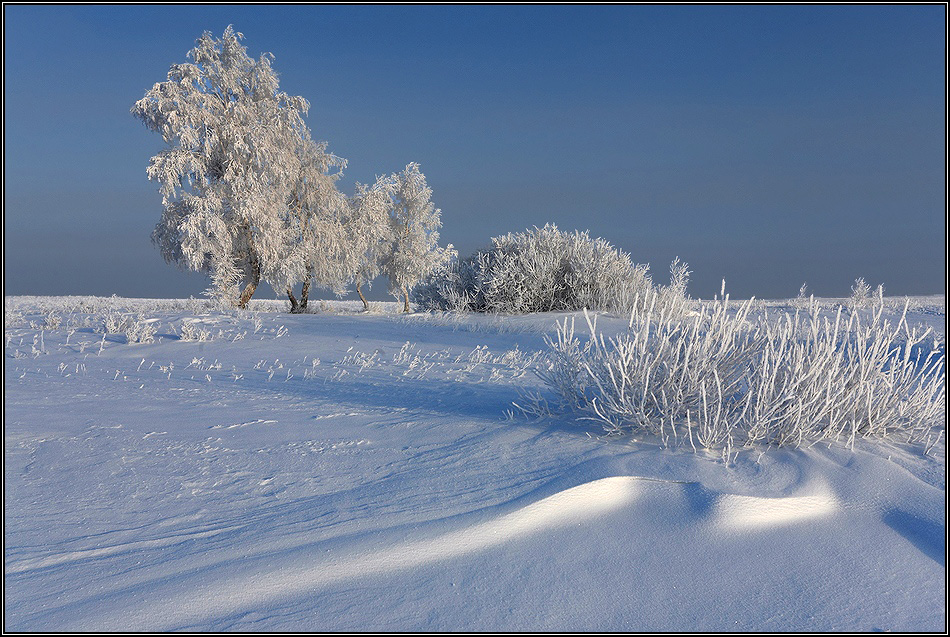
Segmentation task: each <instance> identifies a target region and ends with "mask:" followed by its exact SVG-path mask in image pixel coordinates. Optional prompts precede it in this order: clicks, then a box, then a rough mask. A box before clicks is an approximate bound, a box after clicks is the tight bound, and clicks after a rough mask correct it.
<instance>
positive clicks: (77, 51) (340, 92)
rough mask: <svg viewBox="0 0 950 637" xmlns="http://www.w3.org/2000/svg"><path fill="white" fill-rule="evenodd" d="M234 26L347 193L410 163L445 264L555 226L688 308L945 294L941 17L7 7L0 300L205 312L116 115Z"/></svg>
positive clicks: (148, 149) (903, 9) (815, 10)
mask: <svg viewBox="0 0 950 637" xmlns="http://www.w3.org/2000/svg"><path fill="white" fill-rule="evenodd" d="M228 24H233V25H234V27H235V29H236V30H237V31H240V32H242V33H243V34H244V36H245V39H244V44H245V45H246V46H247V48H248V53H249V54H251V55H252V56H257V55H259V54H260V53H262V52H265V51H269V52H271V53H273V54H274V56H275V60H274V68H275V69H276V70H277V71H278V73H279V74H280V78H281V89H282V90H284V91H286V92H288V93H290V94H293V95H301V96H303V97H305V98H307V99H308V100H309V101H310V103H311V110H310V115H309V117H308V123H309V126H310V128H311V130H312V132H313V136H314V138H315V139H319V140H326V141H328V142H329V144H330V149H331V151H333V152H335V153H336V154H338V155H340V156H342V157H345V158H346V159H347V160H348V161H349V167H348V169H347V171H346V175H345V178H344V179H343V181H342V183H341V187H342V188H343V189H344V190H345V191H348V192H352V188H353V184H354V183H355V182H356V181H361V182H369V181H372V180H373V179H374V177H375V175H378V174H385V173H391V172H395V171H398V170H400V169H401V168H403V167H404V166H405V165H406V164H407V163H408V162H410V161H415V162H418V163H419V164H420V165H421V167H422V171H423V172H424V173H425V175H426V177H427V179H428V182H429V185H430V187H432V189H433V191H434V196H433V199H434V201H435V203H436V205H437V206H438V207H439V208H441V209H442V220H443V228H442V238H443V242H444V243H453V244H454V245H455V246H456V247H457V248H458V249H459V251H460V253H461V254H462V255H467V254H469V253H471V252H473V251H474V250H476V249H478V248H481V247H484V246H486V245H488V243H489V242H490V238H491V237H492V236H495V235H498V234H503V233H505V232H509V231H518V230H523V229H525V228H528V227H531V226H535V225H538V226H540V225H543V224H544V223H546V222H553V223H556V224H557V225H558V226H559V227H560V228H562V229H565V230H573V229H579V230H589V231H590V232H591V234H592V235H594V236H602V237H604V238H606V239H607V240H609V241H610V242H611V243H613V244H614V245H615V246H617V247H619V248H621V249H623V250H625V251H627V252H629V253H630V254H631V256H632V258H633V260H634V261H636V262H638V263H649V264H650V266H651V270H652V272H653V275H654V279H655V280H656V281H658V282H665V281H666V280H667V279H668V274H667V271H668V267H669V263H670V261H672V260H673V258H674V257H676V256H679V257H680V258H681V259H683V260H684V261H686V262H687V263H689V264H690V267H691V269H692V270H693V276H692V280H691V283H690V286H689V288H688V292H689V293H690V295H691V296H693V297H694V298H711V297H712V296H713V295H714V294H716V293H718V291H719V287H720V281H721V279H723V278H725V279H726V283H727V289H728V290H729V291H730V292H731V293H732V294H733V295H734V296H736V297H748V296H751V295H755V296H757V297H759V298H785V297H790V296H795V294H796V293H797V292H798V288H799V287H800V286H801V284H802V283H803V282H807V283H808V286H809V289H810V290H811V291H813V292H814V293H815V294H818V295H821V296H844V295H847V294H849V293H850V286H851V284H852V283H853V282H854V280H855V278H857V277H864V278H865V279H866V280H867V281H868V282H869V283H871V284H872V286H873V285H877V284H879V283H881V284H883V285H884V286H885V289H886V291H887V292H888V294H932V293H939V292H941V291H943V290H944V288H945V285H946V281H945V272H946V270H945V266H946V244H945V240H944V234H945V229H946V222H945V203H946V198H945V196H946V163H945V159H946V128H945V123H944V122H945V114H946V100H945V96H946V69H945V59H946V48H945V47H946V31H945V25H946V8H945V7H944V6H943V5H921V6H879V5H868V6H821V5H772V6H759V7H744V6H730V5H723V6H686V5H681V6H676V5H666V6H636V5H633V6H624V5H617V6H464V5H459V6H451V5H450V6H439V7H430V6H307V5H296V6H294V5H285V6H273V5H271V6H251V5H237V6H217V5H216V6H180V5H156V6H116V5H100V6H92V5H91V6H68V5H63V6H42V5H38V6H19V5H5V7H4V213H5V214H4V268H5V269H4V292H5V294H97V295H108V294H113V293H115V294H118V295H120V296H134V297H187V296H189V295H194V296H198V295H200V294H201V292H202V291H203V290H204V289H205V287H207V281H206V279H205V278H204V277H203V276H201V275H198V274H194V273H187V272H182V271H180V270H178V269H177V268H175V267H174V266H170V265H167V264H165V263H164V261H163V260H162V258H161V256H160V255H159V252H158V250H157V248H156V247H155V246H153V245H152V244H151V243H150V240H149V235H150V233H151V230H152V228H153V227H154V225H155V224H156V223H157V222H158V220H159V217H160V214H161V197H160V195H159V194H158V192H157V185H156V184H154V183H151V182H149V181H148V180H147V178H146V176H145V167H146V165H147V164H148V160H149V157H151V156H152V155H153V154H155V153H156V152H158V151H159V150H160V149H161V148H162V147H163V142H162V141H161V139H160V138H159V136H158V135H156V134H154V133H150V132H149V131H147V130H146V129H145V128H144V127H143V126H142V125H141V124H140V123H139V122H137V121H136V120H134V119H133V118H132V116H131V115H130V114H129V109H130V108H131V106H132V104H133V103H134V102H135V100H137V99H139V98H140V97H142V96H143V95H144V93H145V91H146V90H147V89H148V88H149V87H151V86H152V84H154V83H155V82H158V81H161V80H164V79H165V76H166V73H167V72H168V67H169V66H170V65H171V64H173V63H180V62H184V61H185V60H186V53H187V52H188V51H189V50H190V49H191V48H192V47H193V46H194V41H195V39H196V38H197V37H198V36H199V35H201V33H202V32H204V31H211V32H212V33H213V34H214V35H216V36H220V35H221V33H223V31H224V29H225V27H226V26H227V25H228ZM373 292H374V296H375V298H386V295H385V285H384V284H377V285H376V286H374V288H373ZM258 296H259V297H260V298H272V297H273V296H274V294H273V292H272V291H271V290H270V289H269V288H266V287H264V288H262V289H261V290H260V291H259V292H258Z"/></svg>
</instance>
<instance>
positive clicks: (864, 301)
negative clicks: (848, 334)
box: [848, 277, 884, 311]
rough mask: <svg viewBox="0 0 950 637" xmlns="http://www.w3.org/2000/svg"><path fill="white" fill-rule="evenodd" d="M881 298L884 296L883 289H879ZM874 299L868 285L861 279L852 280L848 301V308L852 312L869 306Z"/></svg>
mask: <svg viewBox="0 0 950 637" xmlns="http://www.w3.org/2000/svg"><path fill="white" fill-rule="evenodd" d="M879 289H880V292H881V296H883V295H884V288H883V287H879ZM873 300H874V298H873V297H872V296H871V286H870V285H868V284H867V283H866V282H865V280H864V278H863V277H858V278H857V279H855V280H854V285H852V286H851V298H850V299H848V307H849V308H850V309H851V310H852V311H853V310H857V309H860V308H863V307H868V306H870V305H871V303H872V301H873Z"/></svg>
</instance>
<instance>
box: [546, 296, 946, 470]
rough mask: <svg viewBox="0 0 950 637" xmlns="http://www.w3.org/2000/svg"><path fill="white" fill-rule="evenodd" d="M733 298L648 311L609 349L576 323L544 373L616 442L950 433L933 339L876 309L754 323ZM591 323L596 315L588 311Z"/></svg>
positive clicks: (785, 441) (802, 440)
mask: <svg viewBox="0 0 950 637" xmlns="http://www.w3.org/2000/svg"><path fill="white" fill-rule="evenodd" d="M728 305H729V301H728V297H727V298H725V299H723V300H721V301H719V302H716V303H715V304H713V305H711V306H709V307H704V308H702V309H701V310H700V311H699V312H698V313H697V314H696V315H695V316H693V317H691V319H688V320H679V321H677V320H673V319H672V318H671V317H670V316H669V315H668V314H664V313H663V312H660V313H659V314H657V313H655V312H654V311H653V310H648V311H647V312H645V313H644V314H643V315H641V316H639V317H634V318H631V321H630V324H629V326H628V330H627V331H626V332H625V333H621V334H619V335H618V336H617V337H616V338H612V339H609V340H605V339H604V337H603V336H602V335H600V334H598V332H597V328H596V322H595V321H594V320H591V319H590V317H589V316H588V329H589V333H590V336H589V338H588V339H586V341H581V340H580V339H579V338H578V337H576V336H575V335H574V323H573V319H565V320H564V322H563V323H561V324H560V325H559V326H558V330H557V337H556V338H554V339H552V338H549V339H548V345H549V347H550V365H549V368H548V370H547V371H544V372H542V373H541V378H542V379H543V380H544V381H545V383H546V384H547V385H548V386H550V387H551V388H552V389H554V390H555V391H556V393H557V395H558V396H559V398H560V401H561V403H562V407H564V408H567V409H570V410H573V411H575V412H576V413H578V414H580V415H581V416H582V417H584V418H587V419H591V420H596V421H599V422H600V423H602V424H603V426H604V427H605V429H606V430H607V432H608V433H613V434H617V433H622V432H635V433H640V434H644V433H645V434H648V435H653V436H656V437H657V439H658V440H659V441H660V442H661V443H662V444H666V445H680V444H690V445H691V446H693V447H695V446H696V445H699V446H702V447H706V448H710V449H721V450H724V451H725V452H728V450H729V449H731V448H732V447H735V446H748V445H754V444H775V445H792V446H796V447H797V446H802V445H810V444H814V443H815V442H817V441H821V440H826V441H837V442H843V443H846V444H850V445H852V446H853V444H854V441H855V440H856V438H858V437H882V438H883V437H885V436H888V435H892V434H898V435H900V436H901V437H902V438H903V439H904V440H907V441H920V440H924V439H925V438H926V437H927V436H929V435H931V434H932V430H933V428H934V427H939V426H941V425H943V426H945V421H946V411H945V406H944V399H945V396H946V382H945V356H944V351H943V348H942V347H937V346H936V345H935V344H934V345H933V346H928V344H927V343H926V338H927V336H928V334H929V330H927V331H924V332H920V331H919V330H918V329H916V328H915V329H910V328H909V327H908V325H907V323H906V319H905V317H906V308H905V315H904V316H902V318H901V320H900V321H899V322H898V323H897V325H896V326H892V325H891V324H890V323H889V322H887V321H884V320H882V318H881V315H882V311H883V308H884V304H883V303H881V304H879V305H878V308H877V309H876V310H875V311H874V312H873V314H872V316H871V317H870V320H869V321H868V322H867V323H866V324H863V323H862V321H861V318H860V316H859V315H858V314H851V315H850V317H849V318H848V319H847V320H843V319H842V311H841V310H842V309H843V308H841V307H840V306H839V308H838V310H837V312H836V313H835V314H834V316H833V318H832V317H829V316H828V315H827V314H825V315H822V312H821V311H820V310H819V307H818V305H817V304H813V305H812V306H810V307H809V309H808V311H806V312H795V313H794V314H788V313H786V314H784V315H782V316H781V317H780V320H778V321H775V320H774V319H773V320H771V321H770V320H769V319H768V318H767V317H764V316H763V317H760V318H759V319H758V320H755V321H753V320H750V319H749V318H748V315H749V310H750V308H751V307H752V301H748V302H747V303H745V304H744V305H742V306H741V307H740V308H739V309H738V312H735V313H730V312H728V311H727V310H728ZM585 316H586V313H585Z"/></svg>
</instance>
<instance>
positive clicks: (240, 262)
mask: <svg viewBox="0 0 950 637" xmlns="http://www.w3.org/2000/svg"><path fill="white" fill-rule="evenodd" d="M242 38H243V36H242V35H241V34H240V33H237V32H235V31H234V30H233V28H232V27H230V26H229V27H228V28H227V29H226V30H225V32H224V35H223V36H222V38H221V39H215V38H213V37H212V35H211V34H210V33H207V32H206V33H205V34H204V35H202V36H201V37H200V38H199V39H198V40H197V43H196V44H197V46H196V47H195V48H194V49H192V50H191V51H190V52H189V53H188V57H190V58H191V59H192V62H190V63H185V64H173V65H172V66H171V69H170V70H169V72H168V79H167V80H166V81H164V82H158V83H156V84H155V85H154V86H153V87H152V88H151V89H150V90H149V91H148V92H147V93H146V94H145V97H143V98H142V99H140V100H139V101H137V102H136V103H135V105H134V106H133V107H132V109H131V110H132V114H133V115H134V116H135V117H137V118H138V119H140V120H141V121H142V122H143V123H144V124H145V126H146V127H147V128H149V129H150V130H153V131H155V132H158V133H160V134H161V135H162V137H163V138H164V140H165V141H166V142H167V144H168V148H167V149H166V150H164V151H162V152H160V153H159V154H158V155H156V156H154V157H152V159H151V161H150V162H149V166H148V171H147V172H148V176H149V179H152V180H155V181H158V182H159V183H160V184H161V193H162V201H163V204H164V206H165V210H164V213H163V215H162V219H161V221H160V222H159V224H158V226H157V227H156V229H155V231H154V232H153V234H152V238H153V240H154V241H155V242H156V243H157V244H158V246H159V248H160V249H161V251H162V254H163V256H164V257H165V259H166V260H167V261H170V262H174V263H177V264H178V265H180V266H182V267H187V268H190V269H192V270H196V271H199V272H205V273H207V274H209V275H210V276H211V279H212V285H213V287H212V290H213V293H214V294H215V295H216V296H219V297H226V298H230V299H232V302H234V301H233V299H235V298H236V299H237V300H236V304H237V305H238V306H239V307H246V306H247V303H248V301H249V300H250V298H251V296H252V295H253V294H254V291H255V290H256V289H257V286H258V284H259V283H260V281H261V279H262V276H263V277H268V278H273V279H274V280H275V281H279V280H280V279H286V276H284V275H285V274H286V272H285V269H284V268H285V266H286V264H285V263H284V262H283V260H284V259H285V258H286V257H287V255H288V252H289V251H292V249H291V248H289V247H288V246H293V245H294V243H295V241H296V240H297V239H298V236H299V235H297V234H296V233H297V231H298V228H297V227H296V226H295V225H294V224H293V223H288V216H287V206H288V202H289V201H290V200H291V199H292V192H293V189H294V186H295V185H296V184H297V181H298V178H299V175H300V174H301V172H302V170H303V168H302V162H303V161H304V160H305V158H307V157H308V154H309V152H310V151H308V150H302V149H306V147H307V146H308V144H310V143H311V141H310V133H309V130H308V129H307V127H306V126H305V124H304V121H303V116H304V114H306V112H307V109H308V107H309V104H308V103H307V101H306V100H305V99H303V98H302V97H292V96H289V95H287V94H286V93H283V92H281V91H279V90H278V81H277V74H276V73H275V72H274V70H273V68H271V61H272V59H273V56H272V55H270V54H269V53H266V54H263V55H261V56H260V58H258V59H257V60H255V59H253V58H251V57H249V56H248V55H247V51H246V49H245V47H244V46H242V45H241V43H240V40H241V39H242ZM240 284H243V289H242V290H241V291H240V293H239V294H238V285H240ZM278 289H279V288H278Z"/></svg>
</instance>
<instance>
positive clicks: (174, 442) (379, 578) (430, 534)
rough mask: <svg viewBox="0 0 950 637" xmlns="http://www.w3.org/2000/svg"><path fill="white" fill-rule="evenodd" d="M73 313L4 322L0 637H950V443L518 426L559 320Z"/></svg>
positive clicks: (610, 328)
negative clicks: (895, 634) (663, 437)
mask: <svg viewBox="0 0 950 637" xmlns="http://www.w3.org/2000/svg"><path fill="white" fill-rule="evenodd" d="M70 303H72V304H73V305H72V306H70V307H67V306H65V305H63V303H62V300H61V299H60V300H50V299H45V300H44V299H39V300H37V301H36V302H35V303H31V302H29V301H28V300H27V299H23V298H15V299H7V309H8V311H9V310H12V311H11V312H9V313H10V314H12V315H10V316H7V317H6V318H7V325H6V327H5V337H6V341H5V354H6V356H5V361H4V364H5V376H4V399H5V405H4V408H5V414H4V416H5V419H4V427H5V444H4V478H5V485H4V487H5V493H4V496H5V504H6V508H5V527H4V532H5V537H4V544H5V554H4V564H5V615H4V618H5V619H4V621H5V626H4V628H5V630H7V631H31V632H55V631H75V630H86V631H102V630H108V631H115V632H122V631H129V630H132V631H134V630H148V631H159V630H162V631H164V630H181V631H212V632H217V631H248V632H273V631H283V632H314V631H341V632H353V631H360V632H393V631H399V632H458V631H479V632H512V631H524V632H527V631H534V632H537V631H541V632H581V631H583V632H610V631H621V632H629V631H635V632H656V631H679V632H685V631H716V632H729V631H858V632H866V631H870V630H875V629H877V630H892V631H896V630H900V631H908V630H927V631H940V630H942V629H943V628H944V627H945V626H944V619H945V616H946V615H945V609H946V605H945V599H946V589H945V553H944V537H945V522H944V515H945V488H946V487H945V483H946V480H945V461H944V458H945V442H944V440H943V439H942V438H941V439H937V440H935V441H931V442H932V444H928V443H927V441H923V442H922V443H913V444H898V443H897V441H895V440H893V439H891V438H890V437H889V438H887V439H884V440H874V441H870V440H863V439H861V438H860V437H859V438H857V439H856V440H855V441H854V450H851V449H850V447H844V446H840V445H839V446H834V447H830V446H827V445H824V444H820V445H816V446H814V447H812V448H810V449H794V448H776V447H774V446H773V447H771V448H764V447H758V448H751V449H735V450H734V452H733V453H732V454H731V455H730V457H729V459H728V461H724V460H723V458H722V456H721V455H720V454H717V453H711V454H706V453H705V452H704V450H703V449H700V448H697V452H696V453H693V452H692V450H691V449H690V451H689V452H688V453H682V452H681V451H678V450H677V449H675V448H662V447H661V446H658V445H644V444H640V443H638V442H635V441H634V440H633V438H632V437H605V436H594V435H589V434H588V432H586V431H583V430H579V429H578V425H577V424H576V423H575V422H572V421H570V420H569V419H564V418H557V417H554V418H550V419H546V420H540V421H529V420H525V419H521V418H515V417H507V418H506V417H505V412H506V410H508V409H509V408H510V407H511V403H512V401H517V400H518V396H519V394H520V392H521V391H522V390H523V389H524V388H528V389H533V390H535V391H544V389H545V388H544V385H543V382H542V381H541V380H540V379H538V378H537V377H536V375H535V374H534V372H535V371H536V370H538V369H539V368H540V367H542V366H543V364H544V362H543V361H544V355H543V351H544V347H545V344H544V335H545V334H553V333H554V323H555V321H556V320H560V321H561V323H562V324H563V318H564V317H565V315H564V314H561V315H553V314H542V315H536V316H518V317H491V316H480V317H478V318H477V319H475V320H472V321H471V322H470V325H471V326H473V329H469V328H468V327H467V325H469V324H468V323H466V324H465V325H461V326H459V325H456V324H454V323H453V322H452V321H444V320H443V318H444V317H435V319H434V320H427V317H425V316H421V315H420V316H415V317H409V318H405V319H403V318H399V319H395V320H394V319H393V317H392V316H390V315H386V314H382V315H374V314H361V313H356V312H350V311H347V310H346V308H344V311H333V312H322V313H320V314H308V315H287V314H284V313H279V312H267V311H256V310H254V311H244V312H234V311H216V310H212V309H209V308H206V307H197V308H194V309H195V311H191V309H189V307H188V304H189V301H182V302H181V303H182V305H180V306H174V307H172V306H169V307H166V308H163V309H162V308H159V309H156V308H152V309H149V307H148V305H147V302H145V301H142V302H141V303H139V302H135V303H131V302H129V300H118V299H111V300H110V299H106V300H103V301H102V302H101V303H100V304H98V305H96V306H95V307H93V305H92V304H90V305H89V306H83V307H81V308H80V307H78V306H77V305H75V301H70ZM97 303H98V302H97ZM311 304H313V302H311ZM358 305H361V304H360V303H359V302H357V306H358ZM397 309H398V308H397ZM83 310H84V311H83ZM766 310H768V312H769V316H770V319H769V320H776V321H777V320H778V318H780V317H776V316H775V312H774V311H773V310H772V309H771V308H768V307H759V308H756V309H753V310H752V312H753V313H754V312H756V311H758V312H760V313H762V314H763V315H764V314H765V312H766ZM117 315H118V316H117ZM127 315H131V316H132V318H134V319H135V320H137V321H148V323H147V324H148V325H153V326H155V333H154V334H153V338H152V341H151V342H146V341H143V340H139V341H135V340H134V339H129V338H128V334H127V333H125V332H123V331H109V329H110V328H114V327H116V326H117V325H118V323H119V322H120V319H122V318H123V317H125V316H127ZM466 320H468V319H466ZM907 320H908V322H910V323H911V324H913V321H916V320H925V321H929V322H930V323H931V324H932V325H935V326H937V327H938V328H939V329H942V324H943V317H942V315H931V314H929V313H926V312H915V311H913V310H911V311H910V312H909V314H908V317H907ZM508 321H510V322H511V325H510V326H508V325H505V322H508ZM186 326H190V327H186ZM626 329H627V321H626V320H625V319H619V318H615V317H611V316H609V315H605V314H602V315H599V316H598V330H599V332H600V333H603V334H606V335H610V334H612V333H616V334H619V333H622V332H624V330H626ZM186 331H190V333H191V334H193V336H194V337H193V338H187V334H185V333H184V332H186ZM202 333H207V335H209V337H207V338H202V337H201V335H202ZM913 355H916V354H912V356H913ZM923 355H924V356H925V355H926V352H924V354H923ZM509 416H512V415H510V414H509ZM693 433H694V435H695V433H696V432H695V431H694V432H693ZM687 444H688V442H687Z"/></svg>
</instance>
